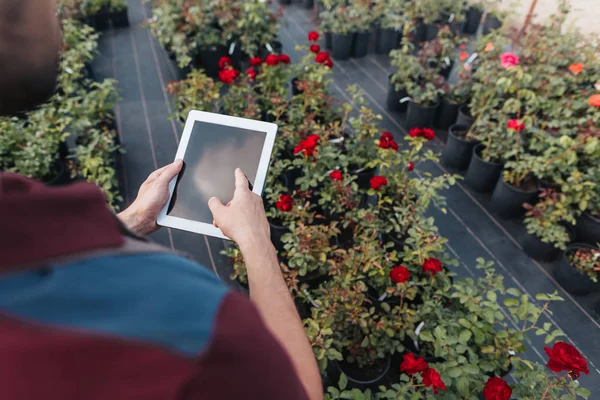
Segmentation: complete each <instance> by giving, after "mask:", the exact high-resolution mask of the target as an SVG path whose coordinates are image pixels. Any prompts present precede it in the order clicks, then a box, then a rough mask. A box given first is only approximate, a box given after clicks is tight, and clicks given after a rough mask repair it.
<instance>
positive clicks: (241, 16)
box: [148, 0, 281, 78]
mask: <svg viewBox="0 0 600 400" xmlns="http://www.w3.org/2000/svg"><path fill="white" fill-rule="evenodd" d="M152 7H153V15H154V16H153V18H152V19H151V20H149V21H148V25H149V27H150V29H151V31H152V33H153V34H154V36H155V37H156V38H157V39H158V41H159V42H160V43H161V45H162V46H163V47H164V48H165V49H166V50H167V52H169V54H170V55H171V57H172V58H173V59H175V60H176V61H177V64H178V65H179V67H181V68H184V69H187V70H186V72H189V68H190V67H191V68H203V69H204V70H205V72H206V73H207V74H208V75H209V76H211V77H215V78H216V77H217V76H218V72H219V66H218V61H219V59H220V58H221V57H222V56H229V57H230V58H231V59H232V62H233V65H234V66H235V67H236V68H238V69H239V68H240V66H241V65H242V64H244V65H246V64H247V62H248V61H249V59H250V58H251V57H254V56H260V57H263V58H264V57H265V56H266V55H268V54H270V53H271V52H278V51H280V50H281V43H280V42H279V41H277V34H278V31H279V22H278V14H277V13H276V12H274V11H273V8H272V6H271V3H270V1H263V0H217V1H212V0H211V1H209V0H200V1H196V2H189V1H186V0H153V1H152Z"/></svg>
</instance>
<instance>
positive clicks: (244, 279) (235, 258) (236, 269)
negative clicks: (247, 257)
mask: <svg viewBox="0 0 600 400" xmlns="http://www.w3.org/2000/svg"><path fill="white" fill-rule="evenodd" d="M220 254H222V255H224V256H226V257H227V258H228V259H229V262H230V263H231V265H232V266H233V273H232V274H231V275H230V278H231V279H232V280H237V281H238V282H239V283H241V284H242V285H243V286H245V287H248V274H247V272H246V264H245V262H244V257H243V256H242V252H241V251H240V249H239V247H237V246H236V245H234V244H230V245H228V246H227V247H225V249H223V250H221V253H220Z"/></svg>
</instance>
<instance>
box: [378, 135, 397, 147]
mask: <svg viewBox="0 0 600 400" xmlns="http://www.w3.org/2000/svg"><path fill="white" fill-rule="evenodd" d="M379 148H380V149H394V150H396V151H398V143H396V141H395V140H394V135H392V134H391V133H389V132H383V134H382V135H381V139H379Z"/></svg>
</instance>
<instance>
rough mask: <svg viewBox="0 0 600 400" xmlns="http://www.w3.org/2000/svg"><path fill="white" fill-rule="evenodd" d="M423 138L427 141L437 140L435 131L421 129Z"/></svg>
mask: <svg viewBox="0 0 600 400" xmlns="http://www.w3.org/2000/svg"><path fill="white" fill-rule="evenodd" d="M421 136H423V137H424V138H425V139H427V140H433V139H435V132H434V131H433V129H429V128H423V129H421Z"/></svg>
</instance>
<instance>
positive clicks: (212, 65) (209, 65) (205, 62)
mask: <svg viewBox="0 0 600 400" xmlns="http://www.w3.org/2000/svg"><path fill="white" fill-rule="evenodd" d="M227 55H228V53H227V49H226V48H225V47H212V48H204V49H200V50H199V51H198V57H197V59H196V64H197V65H198V66H199V67H200V68H203V69H204V71H205V72H206V75H208V76H210V77H211V78H217V77H218V76H219V60H220V59H221V57H223V56H227Z"/></svg>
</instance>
